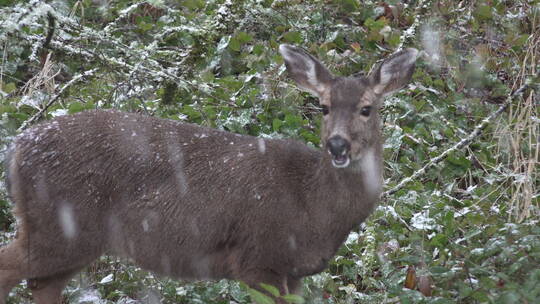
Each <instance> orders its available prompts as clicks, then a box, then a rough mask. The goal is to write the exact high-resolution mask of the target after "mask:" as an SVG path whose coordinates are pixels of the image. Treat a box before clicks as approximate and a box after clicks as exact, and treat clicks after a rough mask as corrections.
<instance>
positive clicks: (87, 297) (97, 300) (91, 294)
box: [74, 288, 107, 304]
mask: <svg viewBox="0 0 540 304" xmlns="http://www.w3.org/2000/svg"><path fill="white" fill-rule="evenodd" d="M74 303H79V304H82V303H84V304H90V303H91V304H105V303H107V301H105V300H103V299H102V298H101V295H100V294H99V291H98V290H97V289H93V288H92V289H86V290H83V291H82V293H81V295H80V296H79V297H78V298H77V299H76V300H75V301H74Z"/></svg>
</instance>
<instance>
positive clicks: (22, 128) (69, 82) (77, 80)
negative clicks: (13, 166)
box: [17, 68, 98, 132]
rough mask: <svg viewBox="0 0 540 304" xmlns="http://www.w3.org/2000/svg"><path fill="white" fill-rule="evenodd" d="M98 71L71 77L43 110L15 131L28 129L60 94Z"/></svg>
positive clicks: (93, 70) (92, 70) (94, 70)
mask: <svg viewBox="0 0 540 304" xmlns="http://www.w3.org/2000/svg"><path fill="white" fill-rule="evenodd" d="M97 70H98V69H97V68H95V69H91V70H88V71H86V72H83V73H81V74H79V75H77V76H75V77H73V78H72V79H71V80H70V81H68V82H67V83H66V84H65V85H64V86H62V88H61V89H60V90H59V91H58V93H56V94H55V95H54V96H53V97H52V98H51V99H50V100H49V101H48V102H47V103H46V104H45V106H43V108H42V109H41V110H39V111H38V112H37V113H36V114H34V116H32V117H31V118H30V119H28V120H26V121H24V122H23V123H22V125H21V126H20V127H19V129H17V131H19V132H20V131H22V130H24V129H26V127H28V126H29V125H30V124H32V123H34V122H35V121H37V120H38V119H40V118H41V116H43V114H44V113H45V111H47V109H48V108H49V107H50V106H52V105H53V104H54V103H55V102H56V101H57V100H58V99H59V98H60V96H62V94H63V93H64V92H65V91H66V90H67V89H68V88H69V87H70V86H72V85H73V84H75V83H77V82H79V81H81V80H83V79H84V78H86V77H88V76H91V75H92V74H94V72H96V71H97Z"/></svg>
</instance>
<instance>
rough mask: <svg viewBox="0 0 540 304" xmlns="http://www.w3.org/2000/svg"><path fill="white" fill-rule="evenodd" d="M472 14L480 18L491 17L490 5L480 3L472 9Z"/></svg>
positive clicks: (486, 18) (487, 18)
mask: <svg viewBox="0 0 540 304" xmlns="http://www.w3.org/2000/svg"><path fill="white" fill-rule="evenodd" d="M474 15H476V17H477V18H478V19H480V20H489V19H491V18H492V17H493V12H492V10H491V6H490V5H480V6H478V8H477V9H476V11H474Z"/></svg>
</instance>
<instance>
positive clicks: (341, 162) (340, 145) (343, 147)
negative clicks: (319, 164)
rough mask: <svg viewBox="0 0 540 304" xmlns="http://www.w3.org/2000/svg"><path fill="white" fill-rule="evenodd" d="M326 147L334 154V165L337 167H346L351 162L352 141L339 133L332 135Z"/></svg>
mask: <svg viewBox="0 0 540 304" xmlns="http://www.w3.org/2000/svg"><path fill="white" fill-rule="evenodd" d="M326 149H327V150H328V153H330V155H332V165H333V166H334V167H336V168H345V167H347V166H348V165H349V163H350V162H351V157H350V151H351V143H350V142H349V141H348V140H346V139H344V138H343V137H341V136H339V135H335V136H332V137H331V138H330V139H328V141H327V142H326Z"/></svg>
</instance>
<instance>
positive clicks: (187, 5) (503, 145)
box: [0, 0, 540, 304]
mask: <svg viewBox="0 0 540 304" xmlns="http://www.w3.org/2000/svg"><path fill="white" fill-rule="evenodd" d="M280 43H289V44H295V45H299V46H302V47H304V48H306V49H307V50H309V52H311V53H312V54H314V55H316V56H317V57H318V58H320V59H321V60H322V61H324V62H325V64H326V65H327V66H329V68H330V69H331V70H332V71H333V72H335V73H336V74H338V75H350V74H354V73H364V74H367V73H368V72H369V70H368V69H369V68H370V67H371V66H373V64H374V63H376V62H377V61H378V60H380V59H382V58H384V57H386V56H388V55H389V54H391V53H393V52H395V51H396V50H398V49H400V48H404V47H415V48H417V49H419V50H421V51H423V52H422V57H421V58H420V59H419V62H418V64H417V69H416V72H415V74H414V76H413V81H412V83H411V84H410V85H409V87H408V88H407V89H406V90H402V91H401V92H400V93H398V94H396V95H395V96H394V97H392V98H389V99H387V100H386V101H385V106H384V107H383V109H382V115H383V120H384V125H383V126H382V127H383V130H384V131H383V132H384V134H385V144H384V157H385V172H384V178H385V186H384V187H385V189H384V191H385V192H384V194H383V197H382V199H381V203H380V206H379V208H378V209H377V210H376V211H375V212H374V214H373V215H372V216H371V217H370V218H369V220H368V221H367V222H366V223H365V224H363V225H362V226H359V227H358V229H357V230H355V231H354V232H353V233H351V235H350V236H349V238H348V239H347V241H346V243H345V244H344V245H343V246H342V247H341V249H340V250H339V252H338V254H337V255H336V256H335V258H334V260H333V261H332V262H331V263H330V267H329V268H328V269H327V270H326V271H325V272H323V273H321V274H317V275H314V276H312V277H309V278H306V279H305V281H304V287H303V290H304V300H302V301H305V302H307V303H456V302H459V303H537V302H538V299H540V267H539V265H540V225H539V220H540V195H539V181H540V178H539V172H538V162H539V159H540V147H539V140H540V128H539V122H540V118H539V110H538V106H539V102H540V85H539V80H540V76H539V73H540V72H539V71H540V1H538V0H516V1H504V0H478V1H453V0H439V1H436V0H411V1H397V0H388V1H371V0H366V1H358V0H331V1H326V0H313V1H300V0H289V1H284V0H276V1H273V0H242V1H230V0H211V1H202V0H149V1H127V0H116V1H107V0H52V1H40V0H31V1H22V0H0V51H1V52H0V161H1V160H3V158H4V156H5V152H6V149H7V146H8V144H9V142H10V140H11V139H12V137H13V136H15V135H16V134H18V133H19V132H20V131H22V130H24V129H26V128H28V127H29V126H31V125H33V124H35V123H37V122H38V121H42V120H47V119H51V118H53V117H55V116H59V115H65V114H72V113H76V112H80V111H83V110H86V109H95V108H116V109H121V110H123V111H129V112H140V113H144V114H145V115H153V116H159V117H163V118H169V119H174V120H182V121H186V122H193V123H197V124H201V125H206V126H211V127H215V128H219V129H224V130H228V131H231V132H236V133H241V134H250V135H256V136H259V137H261V138H267V137H283V138H295V139H297V140H299V141H303V142H306V143H308V144H310V145H312V146H315V147H318V146H319V144H320V141H319V127H320V115H319V111H320V107H319V105H318V102H317V100H316V99H315V98H314V97H312V96H311V95H309V94H307V93H303V92H301V91H299V90H298V89H297V88H296V86H295V85H294V84H293V83H292V82H291V81H289V80H288V78H287V75H286V73H285V67H284V65H283V59H282V58H281V56H280V55H279V53H278V45H279V44H280ZM201 136H202V135H201ZM259 149H260V150H265V146H264V140H261V141H260V144H259ZM0 175H1V177H2V178H1V180H2V181H1V182H0V242H1V243H7V242H8V241H9V239H11V238H13V237H14V233H15V229H16V222H15V219H14V218H13V216H12V215H11V207H12V206H11V202H10V201H9V199H8V198H7V194H6V191H5V185H4V182H3V179H4V177H5V176H4V171H3V169H2V168H1V167H0ZM68 207H69V206H68ZM69 214H70V208H65V209H63V211H62V214H61V215H60V216H61V218H62V222H63V225H65V226H66V227H68V228H69V229H67V233H68V234H73V233H76V230H77V227H75V226H74V225H73V223H71V222H70V217H69ZM143 225H144V223H143ZM24 287H25V283H22V284H21V285H20V286H19V287H18V288H16V289H14V290H13V292H12V293H11V296H10V298H9V300H8V303H28V302H31V298H30V294H29V291H28V290H27V289H26V288H24ZM268 291H269V293H272V292H274V289H272V287H268ZM65 298H66V301H69V302H71V303H141V302H145V303H160V302H163V303H215V304H217V303H251V301H252V300H254V301H257V302H260V303H272V300H271V299H269V298H267V297H264V296H263V295H262V294H260V293H258V292H256V291H254V290H251V289H248V288H246V287H245V286H243V285H242V284H240V283H238V282H234V281H226V280H222V281H218V282H207V281H204V282H179V281H175V280H170V279H167V278H163V277H156V276H154V275H153V274H151V273H148V272H145V271H143V270H141V269H139V268H137V267H135V266H133V265H131V264H130V263H129V261H123V260H121V259H118V258H114V257H106V256H105V257H102V258H101V259H100V260H99V261H97V262H96V263H94V264H93V265H92V266H91V267H89V268H88V269H86V270H85V271H84V272H83V273H81V274H80V275H78V276H77V277H76V279H74V280H73V281H72V282H71V283H70V285H69V288H67V289H66V291H65ZM289 300H290V301H291V302H294V303H296V302H300V301H301V300H300V299H298V298H295V297H291V298H289Z"/></svg>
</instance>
